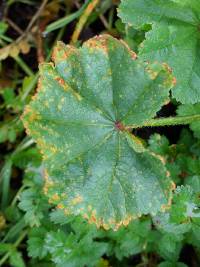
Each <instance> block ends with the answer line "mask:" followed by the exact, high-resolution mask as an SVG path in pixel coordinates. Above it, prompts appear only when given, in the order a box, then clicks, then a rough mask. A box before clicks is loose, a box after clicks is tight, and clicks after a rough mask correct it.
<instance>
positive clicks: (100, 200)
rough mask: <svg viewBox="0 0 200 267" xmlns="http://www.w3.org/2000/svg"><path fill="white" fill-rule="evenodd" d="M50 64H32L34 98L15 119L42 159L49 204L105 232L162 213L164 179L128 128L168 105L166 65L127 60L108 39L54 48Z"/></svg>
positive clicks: (130, 56)
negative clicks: (36, 73)
mask: <svg viewBox="0 0 200 267" xmlns="http://www.w3.org/2000/svg"><path fill="white" fill-rule="evenodd" d="M53 60H54V64H53V63H50V64H43V65H42V66H41V67H40V76H41V77H40V83H39V88H38V93H37V95H36V96H35V97H34V100H33V101H32V102H31V103H30V104H29V105H28V106H27V107H26V110H25V112H24V115H23V122H24V125H25V127H26V128H27V132H28V134H30V135H31V136H32V137H33V138H34V139H35V140H36V142H37V144H38V147H39V149H40V150H41V153H42V154H43V160H44V166H45V169H46V171H45V178H46V184H45V188H44V191H45V193H46V194H47V195H48V197H49V198H50V201H51V202H52V203H55V204H57V205H58V208H61V209H64V211H65V213H66V214H71V213H72V214H75V215H78V214H81V215H82V216H83V217H84V218H87V219H88V220H89V222H93V223H96V225H97V226H101V225H103V226H104V228H106V229H108V228H111V227H112V228H118V227H119V226H120V225H122V224H125V225H126V224H128V223H129V221H130V220H131V219H133V218H135V217H138V216H141V214H148V213H151V214H155V213H156V212H157V211H159V210H161V209H164V208H165V207H166V206H167V205H168V203H169V199H170V195H171V189H172V182H171V180H170V178H169V177H167V175H166V174H167V173H166V169H165V166H164V165H163V162H162V160H161V158H160V157H158V156H156V155H155V154H154V153H151V152H149V151H148V150H147V149H145V148H144V147H143V145H142V142H141V141H140V139H139V138H137V137H134V136H132V135H131V134H130V133H129V130H128V126H129V124H135V125H141V124H142V123H143V122H145V121H148V119H150V118H152V117H154V116H155V115H156V112H157V111H158V110H159V109H160V107H161V106H162V105H163V104H164V103H165V102H166V101H167V100H168V94H169V90H170V88H171V87H172V83H173V77H172V75H171V74H170V73H169V70H168V67H167V66H166V65H165V64H164V65H159V64H156V63H155V64H152V65H148V64H146V63H145V64H144V63H142V62H140V61H138V60H135V54H134V53H133V52H132V51H131V50H130V49H129V48H128V47H127V45H126V44H125V43H123V42H122V41H118V40H116V39H114V38H113V37H111V36H109V35H103V36H99V37H96V38H93V39H91V40H89V41H87V42H86V43H85V44H84V45H83V47H82V48H80V49H76V48H74V47H71V46H65V45H64V44H63V43H58V45H57V46H56V48H55V49H54V53H53ZM147 107H148V108H147Z"/></svg>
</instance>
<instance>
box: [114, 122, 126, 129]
mask: <svg viewBox="0 0 200 267" xmlns="http://www.w3.org/2000/svg"><path fill="white" fill-rule="evenodd" d="M115 128H116V129H117V130H118V131H125V130H126V128H125V126H124V125H123V124H122V123H121V122H120V121H116V122H115Z"/></svg>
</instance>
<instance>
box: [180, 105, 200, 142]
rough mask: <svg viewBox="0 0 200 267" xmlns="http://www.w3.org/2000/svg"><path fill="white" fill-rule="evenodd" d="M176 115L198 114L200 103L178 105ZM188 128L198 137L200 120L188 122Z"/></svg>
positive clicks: (199, 112) (199, 134)
mask: <svg viewBox="0 0 200 267" xmlns="http://www.w3.org/2000/svg"><path fill="white" fill-rule="evenodd" d="M177 113H178V115H180V116H188V115H194V116H195V115H199V114H200V104H199V103H197V104H195V105H192V104H188V105H180V106H179V107H178V110H177ZM190 129H191V130H192V131H193V132H194V135H195V137H197V138H200V121H196V122H192V123H190Z"/></svg>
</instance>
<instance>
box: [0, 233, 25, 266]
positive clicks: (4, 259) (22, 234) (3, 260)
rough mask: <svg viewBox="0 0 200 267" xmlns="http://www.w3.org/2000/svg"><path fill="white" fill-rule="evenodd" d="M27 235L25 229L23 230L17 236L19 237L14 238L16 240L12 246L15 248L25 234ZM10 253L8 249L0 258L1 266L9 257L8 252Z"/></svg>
mask: <svg viewBox="0 0 200 267" xmlns="http://www.w3.org/2000/svg"><path fill="white" fill-rule="evenodd" d="M26 235H27V230H24V231H23V232H22V233H21V235H20V236H19V238H18V239H17V240H16V242H15V243H14V244H13V248H17V247H18V246H19V244H20V243H21V242H22V240H23V239H24V238H25V236H26ZM11 253H12V251H8V252H7V253H6V254H5V255H4V256H3V257H2V258H1V260H0V266H2V265H3V264H4V263H5V262H6V261H7V259H8V258H9V256H10V254H11Z"/></svg>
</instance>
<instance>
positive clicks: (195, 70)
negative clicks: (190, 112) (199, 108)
mask: <svg viewBox="0 0 200 267" xmlns="http://www.w3.org/2000/svg"><path fill="white" fill-rule="evenodd" d="M119 16H120V17H121V19H122V20H123V22H125V23H129V24H131V25H133V26H135V27H137V28H139V27H141V26H143V25H144V24H152V29H151V30H150V31H149V32H147V33H146V40H145V41H144V42H143V43H142V45H141V47H140V56H141V57H142V58H144V59H145V60H149V61H152V60H153V61H154V60H158V61H159V62H166V63H167V64H169V66H170V67H171V68H172V69H173V72H174V75H175V77H176V79H177V86H176V88H175V89H174V90H173V92H172V94H173V96H174V97H175V98H176V99H177V100H178V101H180V102H182V103H184V104H185V103H187V104H190V103H196V102H199V101H200V87H199V84H200V63H199V62H200V53H199V51H200V41H199V40H200V2H199V1H198V0H168V1H166V0H122V2H121V5H120V7H119Z"/></svg>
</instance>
